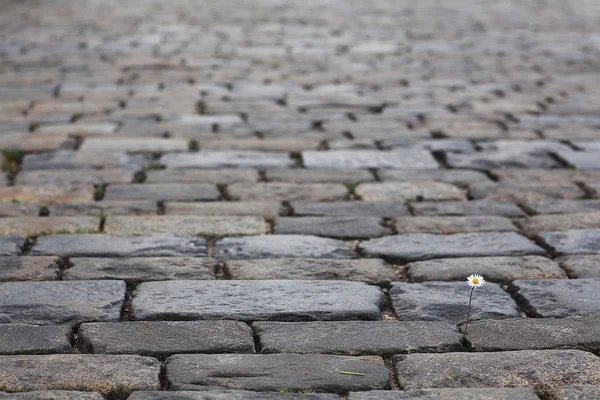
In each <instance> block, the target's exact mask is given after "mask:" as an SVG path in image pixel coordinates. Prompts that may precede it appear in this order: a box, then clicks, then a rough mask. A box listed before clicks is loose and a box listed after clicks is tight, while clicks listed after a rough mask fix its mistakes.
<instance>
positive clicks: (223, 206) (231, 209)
mask: <svg viewBox="0 0 600 400" xmlns="http://www.w3.org/2000/svg"><path fill="white" fill-rule="evenodd" d="M164 208H165V214H166V215H249V216H258V217H265V218H271V219H272V218H275V217H277V216H278V215H279V214H281V213H283V212H284V207H283V205H282V204H281V203H280V202H278V201H220V202H195V203H191V202H176V201H169V202H166V203H165V204H164Z"/></svg>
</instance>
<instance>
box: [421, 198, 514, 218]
mask: <svg viewBox="0 0 600 400" xmlns="http://www.w3.org/2000/svg"><path fill="white" fill-rule="evenodd" d="M411 207H412V208H413V210H415V215H418V216H420V215H448V216H469V215H480V216H488V215H498V216H504V217H524V216H525V212H523V210H521V208H519V206H517V205H516V204H514V203H512V202H497V201H488V200H470V201H441V202H423V203H411Z"/></svg>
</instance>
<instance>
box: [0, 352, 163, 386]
mask: <svg viewBox="0 0 600 400" xmlns="http://www.w3.org/2000/svg"><path fill="white" fill-rule="evenodd" d="M0 370H1V371H2V375H0V376H1V377H2V380H1V381H0V382H2V384H1V385H0V390H3V391H10V392H15V391H29V390H82V391H97V392H100V393H102V394H105V395H113V396H114V395H121V396H123V395H127V394H128V393H129V392H131V391H133V390H158V389H159V388H160V381H159V375H160V363H159V362H158V360H155V359H153V358H150V357H140V356H132V355H124V356H111V355H95V354H54V355H44V356H30V355H22V356H0Z"/></svg>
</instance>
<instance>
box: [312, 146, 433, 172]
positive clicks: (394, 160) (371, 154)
mask: <svg viewBox="0 0 600 400" xmlns="http://www.w3.org/2000/svg"><path fill="white" fill-rule="evenodd" d="M302 160H303V161H304V165H305V166H306V168H309V169H312V168H332V169H361V168H362V169H366V168H399V169H401V168H404V169H436V168H438V167H439V165H438V163H437V161H435V158H433V156H432V155H431V153H430V152H428V151H425V150H416V149H415V150H406V149H396V150H392V151H375V150H331V151H303V152H302Z"/></svg>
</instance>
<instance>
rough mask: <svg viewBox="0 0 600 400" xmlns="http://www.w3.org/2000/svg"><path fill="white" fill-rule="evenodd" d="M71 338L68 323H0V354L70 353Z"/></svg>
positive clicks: (71, 333)
mask: <svg viewBox="0 0 600 400" xmlns="http://www.w3.org/2000/svg"><path fill="white" fill-rule="evenodd" d="M72 339H73V331H72V330H71V327H70V326H68V325H62V326H37V325H23V324H0V354H54V353H72V352H73V347H71V341H72ZM0 398H2V396H0Z"/></svg>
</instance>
